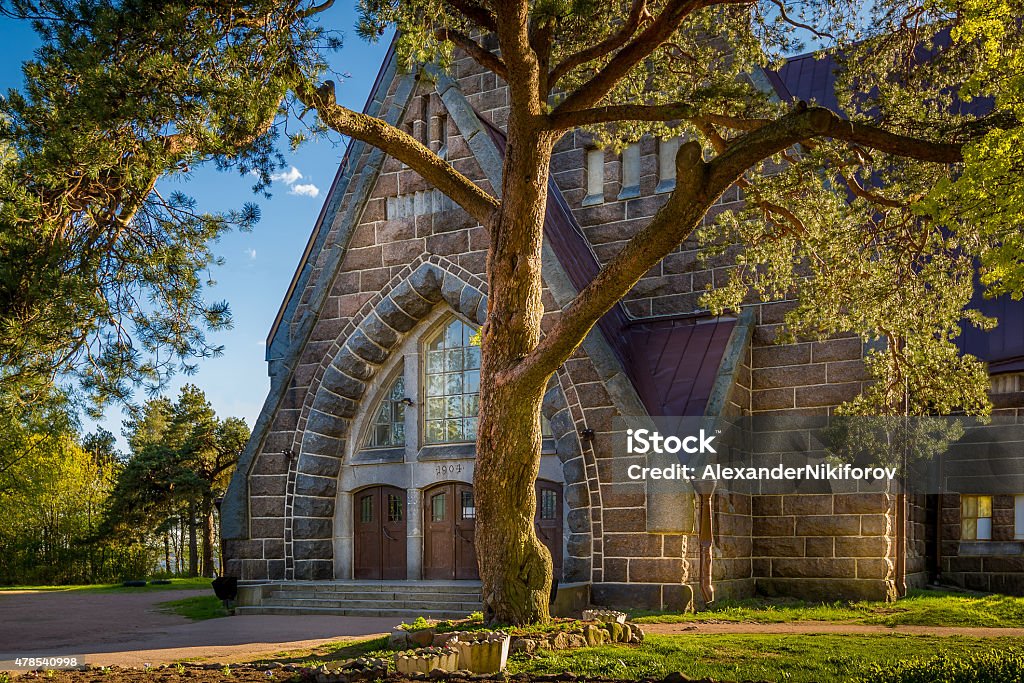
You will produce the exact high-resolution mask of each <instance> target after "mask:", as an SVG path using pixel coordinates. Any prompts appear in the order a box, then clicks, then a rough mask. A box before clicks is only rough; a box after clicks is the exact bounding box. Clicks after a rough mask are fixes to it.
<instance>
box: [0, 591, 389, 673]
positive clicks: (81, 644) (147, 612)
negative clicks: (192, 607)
mask: <svg viewBox="0 0 1024 683" xmlns="http://www.w3.org/2000/svg"><path fill="white" fill-rule="evenodd" d="M208 594H209V591H207V590H198V591H192V590H177V591H152V592H147V593H135V594H132V593H77V592H74V591H66V592H64V591H61V592H19V593H8V592H0V661H5V660H10V659H14V658H15V657H18V656H26V655H29V656H36V657H39V656H51V655H85V659H86V661H87V662H88V663H89V664H95V665H104V666H110V665H119V666H139V665H142V664H145V663H147V662H148V663H150V664H154V665H155V664H164V663H170V662H174V661H178V660H181V659H188V658H197V657H202V658H207V659H213V660H214V661H223V662H228V661H232V662H234V661H245V660H247V659H253V658H256V657H260V656H269V655H271V654H273V653H276V652H281V651H285V650H294V649H301V648H309V647H315V646H316V645H319V644H322V643H326V642H334V641H338V640H344V639H346V638H356V637H368V636H374V635H379V634H382V633H386V632H388V631H390V629H391V627H392V626H394V619H377V618H365V617H329V616H301V617H299V616H296V617H291V616H269V615H253V616H238V617H229V618H225V619H209V620H206V621H196V622H193V621H189V620H188V619H185V618H184V617H180V616H178V615H175V614H166V613H162V612H160V611H159V610H158V609H157V607H156V604H157V603H160V602H166V601H168V600H179V599H182V598H187V597H192V596H195V595H208Z"/></svg>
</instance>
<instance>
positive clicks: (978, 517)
mask: <svg viewBox="0 0 1024 683" xmlns="http://www.w3.org/2000/svg"><path fill="white" fill-rule="evenodd" d="M960 538H961V539H963V540H965V541H990V540H992V496H966V495H965V496H960Z"/></svg>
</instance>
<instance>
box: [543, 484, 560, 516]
mask: <svg viewBox="0 0 1024 683" xmlns="http://www.w3.org/2000/svg"><path fill="white" fill-rule="evenodd" d="M557 515H558V493H557V492H555V491H552V490H551V489H541V492H540V518H541V519H555V518H556V516H557Z"/></svg>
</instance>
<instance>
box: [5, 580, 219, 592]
mask: <svg viewBox="0 0 1024 683" xmlns="http://www.w3.org/2000/svg"><path fill="white" fill-rule="evenodd" d="M185 589H193V590H195V589H209V590H211V591H212V590H213V588H212V587H211V586H210V579H207V578H204V577H201V576H200V577H196V578H192V579H171V583H169V584H164V585H156V586H154V585H150V584H146V585H145V586H139V587H138V588H129V587H127V586H122V585H121V584H119V583H97V584H91V585H84V586H0V593H2V592H4V591H79V592H83V593H147V592H149V591H166V590H185Z"/></svg>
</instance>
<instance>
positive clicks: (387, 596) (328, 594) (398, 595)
mask: <svg viewBox="0 0 1024 683" xmlns="http://www.w3.org/2000/svg"><path fill="white" fill-rule="evenodd" d="M269 597H271V598H273V599H292V600H313V599H316V600H378V601H379V600H457V601H461V602H479V601H480V592H479V591H474V592H467V593H442V592H438V591H431V592H429V593H428V592H426V591H423V592H418V593H414V592H405V591H394V592H383V591H381V592H379V593H375V592H363V591H351V592H350V591H300V590H292V591H287V590H274V591H272V592H271V593H270V596H269Z"/></svg>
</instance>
